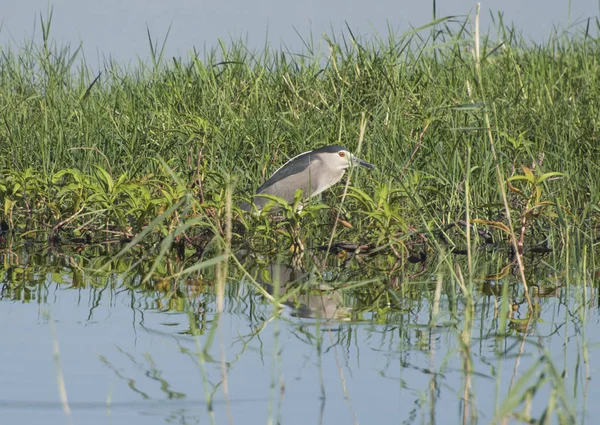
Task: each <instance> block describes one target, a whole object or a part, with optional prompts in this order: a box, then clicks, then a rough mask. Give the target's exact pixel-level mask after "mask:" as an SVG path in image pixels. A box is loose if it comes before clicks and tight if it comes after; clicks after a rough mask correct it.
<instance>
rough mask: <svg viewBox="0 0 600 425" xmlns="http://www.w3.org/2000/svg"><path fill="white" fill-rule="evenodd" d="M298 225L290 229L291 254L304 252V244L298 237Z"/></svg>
mask: <svg viewBox="0 0 600 425" xmlns="http://www.w3.org/2000/svg"><path fill="white" fill-rule="evenodd" d="M298 227H299V226H298V225H296V226H294V228H293V229H292V254H294V255H296V254H301V253H303V252H304V244H303V243H302V240H301V239H300V232H299V228H298Z"/></svg>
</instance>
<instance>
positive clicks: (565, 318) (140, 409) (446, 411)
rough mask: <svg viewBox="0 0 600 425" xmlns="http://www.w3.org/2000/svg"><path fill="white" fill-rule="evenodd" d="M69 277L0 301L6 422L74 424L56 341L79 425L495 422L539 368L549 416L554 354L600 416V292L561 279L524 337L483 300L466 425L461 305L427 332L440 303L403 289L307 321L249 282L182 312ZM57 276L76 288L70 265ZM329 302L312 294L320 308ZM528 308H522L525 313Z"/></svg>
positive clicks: (573, 388)
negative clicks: (506, 327)
mask: <svg viewBox="0 0 600 425" xmlns="http://www.w3.org/2000/svg"><path fill="white" fill-rule="evenodd" d="M57 276H58V275H56V274H54V275H51V274H48V275H46V276H45V277H44V275H43V274H42V275H40V276H38V278H42V280H43V281H44V283H43V284H41V285H39V286H38V285H30V286H29V289H30V290H31V291H32V296H31V298H30V299H29V301H27V302H24V301H23V300H22V299H23V296H22V295H23V292H20V293H19V294H20V295H16V294H15V293H12V292H10V291H8V290H7V289H6V288H5V291H4V296H3V299H2V301H0V323H2V329H3V331H2V350H0V415H1V417H2V423H27V424H35V423H44V424H47V425H52V424H65V423H68V419H69V416H68V415H66V414H65V413H64V412H63V409H62V407H61V403H60V397H59V390H58V382H59V381H58V379H57V376H58V369H57V362H56V360H55V358H54V357H53V347H54V344H58V347H59V355H58V363H59V364H60V370H61V371H62V376H63V377H64V383H65V385H64V388H65V390H66V395H67V400H68V404H69V408H70V410H71V413H70V418H71V420H72V423H75V424H106V423H111V424H137V423H144V424H145V425H149V424H165V423H211V416H212V415H214V417H213V418H214V421H215V423H219V424H220V423H242V424H262V423H281V424H306V423H323V424H341V423H349V424H354V423H377V424H388V423H389V424H398V423H415V424H417V423H418V424H421V423H426V424H429V423H444V424H460V423H480V424H487V423H490V421H491V420H492V418H493V416H494V412H495V411H496V406H500V405H501V404H502V402H503V400H505V399H506V397H507V395H508V394H515V393H518V392H519V391H522V390H516V389H515V388H518V384H517V383H518V381H519V379H520V378H521V377H523V376H528V375H527V373H528V372H529V371H530V369H531V368H533V369H532V370H533V372H532V375H531V376H528V378H526V383H527V385H526V387H527V386H537V387H538V388H537V393H536V394H535V396H534V398H533V404H532V414H533V415H534V417H536V418H539V415H540V414H541V412H542V410H543V409H544V408H545V407H546V406H547V404H548V400H549V397H550V393H551V389H552V384H550V383H548V382H546V383H541V384H540V382H539V379H540V376H541V374H542V373H544V374H545V375H546V376H547V375H548V373H549V372H548V369H547V368H545V366H544V365H545V364H546V362H544V361H541V360H540V359H541V358H542V356H544V354H545V353H546V352H547V353H550V355H551V358H552V360H553V361H554V364H555V366H556V368H557V370H558V371H559V373H563V372H564V373H565V376H566V378H565V382H564V391H565V394H566V397H567V398H568V400H569V402H570V403H571V404H572V408H573V409H574V411H576V412H577V414H578V420H579V421H580V422H579V423H594V420H593V418H594V416H595V415H598V414H600V408H599V407H598V405H596V403H594V400H596V399H597V397H598V396H600V385H599V384H598V383H597V380H595V379H592V380H587V379H586V376H587V375H588V374H589V375H590V376H591V377H592V378H595V376H594V375H595V373H596V371H597V368H596V363H595V362H594V359H595V358H596V354H597V348H598V342H599V340H600V333H599V329H600V328H599V327H598V319H599V315H598V307H597V298H593V297H597V294H595V292H594V291H591V290H588V291H587V292H585V293H584V292H583V291H582V290H579V289H575V288H573V289H571V290H569V291H567V290H566V288H563V289H562V290H560V291H559V292H558V294H557V296H555V297H549V298H539V299H538V301H539V306H540V314H539V317H540V318H539V319H538V320H537V321H534V322H533V323H532V324H531V325H530V328H529V331H528V336H527V337H525V338H523V337H522V335H521V334H519V333H513V334H512V335H510V336H498V334H499V333H498V326H499V323H500V322H499V320H498V319H496V318H495V316H494V314H495V313H494V300H495V298H494V297H488V296H485V295H481V294H479V295H478V296H477V297H476V298H475V301H476V306H475V315H474V319H473V327H472V332H470V333H469V332H466V334H470V335H471V340H470V341H469V342H468V346H469V350H470V358H471V361H472V365H473V366H472V367H473V372H474V373H473V374H471V375H470V376H471V382H470V383H469V385H470V391H469V393H470V394H471V395H470V397H469V405H470V406H472V410H470V412H471V413H470V414H469V416H468V417H467V418H466V421H465V422H463V420H464V419H465V418H464V411H463V407H464V403H463V401H464V398H463V397H464V386H465V373H464V371H463V367H464V359H465V357H464V353H465V351H464V350H463V349H462V348H461V338H462V337H461V333H462V332H463V330H464V327H465V320H464V317H465V315H464V310H465V306H464V300H462V299H460V298H459V299H458V300H457V301H453V302H452V303H453V305H454V306H455V308H456V311H457V312H458V314H456V315H452V314H450V313H449V309H450V301H448V298H447V297H446V296H442V298H441V305H440V311H441V313H440V315H439V316H438V317H437V320H436V323H437V325H436V326H434V327H428V326H427V325H428V324H429V323H430V320H431V313H430V311H431V306H430V303H431V302H430V300H429V298H418V297H411V296H409V295H406V297H401V298H400V301H401V303H402V304H401V305H400V306H396V308H393V309H391V310H389V311H387V312H385V311H381V312H379V313H377V312H366V313H363V314H361V315H358V316H357V315H352V311H353V309H352V307H353V303H354V302H355V300H353V299H352V298H351V297H348V296H340V297H332V296H331V295H330V294H329V293H328V295H326V298H324V302H326V303H331V302H333V303H334V304H336V305H337V306H338V308H340V309H343V311H344V312H345V313H347V314H346V316H344V317H346V318H348V317H351V318H353V319H354V321H348V320H343V318H342V320H329V321H328V320H325V319H322V320H319V319H314V318H299V317H297V316H298V315H297V310H295V309H294V308H292V307H290V306H286V307H284V310H283V311H282V313H281V314H280V315H276V314H274V309H273V307H272V306H271V305H270V304H269V302H268V301H266V300H265V299H264V298H263V297H262V296H261V295H259V294H257V293H256V292H255V291H254V290H252V289H251V287H250V286H248V285H246V284H239V285H233V284H232V285H231V286H230V289H229V290H228V296H226V297H225V303H224V312H223V313H222V314H221V316H220V317H219V316H218V315H216V312H215V309H216V304H215V301H214V295H213V294H212V287H207V288H203V289H201V290H200V291H199V292H198V291H194V290H193V289H191V288H183V287H182V293H187V294H188V301H187V302H189V304H188V306H189V307H185V306H184V302H183V301H181V300H180V301H178V302H176V301H174V300H173V299H172V298H169V296H165V295H164V294H161V293H160V292H154V293H142V292H141V291H136V290H134V289H125V288H124V286H123V282H122V281H120V280H119V279H117V278H115V279H114V280H109V282H108V284H107V285H106V286H104V285H99V286H97V287H93V286H92V283H93V282H94V279H93V278H92V279H90V280H89V281H88V284H87V287H86V288H82V289H81V288H72V287H70V285H69V284H68V283H62V284H58V283H55V282H54V280H55V279H56V278H57ZM60 276H61V278H60V279H58V280H59V281H63V280H64V281H66V282H69V273H68V272H65V271H64V270H63V272H62V273H61V275H60ZM96 282H97V281H96ZM105 283H106V282H105ZM96 284H98V283H96ZM406 284H407V285H422V283H419V282H413V283H412V284H411V283H410V282H407V283H406ZM398 293H400V294H401V292H398ZM584 295H585V296H584ZM318 297H319V294H318V293H317V294H316V295H315V294H314V293H313V297H312V298H311V303H312V304H311V305H312V307H313V310H316V309H317V307H316V306H317V305H318V303H317V302H316V300H317V299H318ZM184 298H185V297H184ZM169 299H171V301H169ZM306 300H307V299H306V298H304V301H306ZM332 300H333V301H332ZM496 301H497V302H498V305H499V304H500V303H499V299H496ZM306 302H307V303H308V301H306ZM182 306H183V310H182V311H178V309H181V308H182ZM186 309H187V310H188V311H190V312H192V313H195V316H194V315H193V314H188V313H187V312H185V310H186ZM329 311H332V310H331V309H330V310H329ZM525 315H526V308H525V307H524V305H521V306H520V307H519V309H518V311H516V312H515V317H518V316H521V317H525ZM359 316H360V317H359ZM191 317H195V319H193V320H195V323H197V324H203V325H202V326H203V330H202V331H201V332H199V334H198V336H197V337H195V336H192V335H190V328H191V327H190V318H191ZM357 318H361V320H358V321H357V320H356V319H357ZM53 327H55V329H56V335H55V336H53ZM211 331H213V332H211ZM584 342H585V344H587V346H584ZM200 350H203V351H204V355H203V356H200V357H202V358H203V362H201V361H200V357H199V356H198V353H199V352H200ZM546 350H547V351H546ZM586 350H587V353H589V356H590V359H591V363H590V364H589V368H588V369H587V370H586V363H585V362H584V358H583V356H584V354H585V353H586ZM224 370H225V371H226V380H224V379H223V371H224ZM496 377H498V378H496ZM209 399H212V400H213V403H212V409H213V411H212V413H210V409H209V403H208V402H207V400H209ZM586 403H587V404H586ZM517 410H518V411H521V410H522V407H521V408H519V409H517ZM473 414H475V415H476V416H472V415H473ZM269 419H272V421H271V422H270V421H269ZM552 423H556V422H555V421H553V422H552Z"/></svg>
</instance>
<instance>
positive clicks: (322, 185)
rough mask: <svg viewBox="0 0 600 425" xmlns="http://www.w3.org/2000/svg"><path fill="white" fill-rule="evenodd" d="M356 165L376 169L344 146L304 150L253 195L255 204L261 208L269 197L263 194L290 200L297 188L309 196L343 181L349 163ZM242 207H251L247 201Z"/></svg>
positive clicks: (292, 199) (289, 201)
mask: <svg viewBox="0 0 600 425" xmlns="http://www.w3.org/2000/svg"><path fill="white" fill-rule="evenodd" d="M355 165H361V166H363V167H365V168H368V169H371V170H373V169H375V166H374V165H373V164H369V163H368V162H366V161H363V160H362V159H359V158H357V157H355V156H354V155H352V154H351V153H350V152H349V151H348V149H346V148H345V147H343V146H325V147H323V148H319V149H315V150H312V151H309V152H304V153H301V154H300V155H297V156H295V157H294V158H292V159H290V160H289V161H288V162H286V163H285V164H284V165H283V166H282V167H281V168H279V169H278V170H277V171H275V173H273V175H272V176H271V177H270V178H269V180H267V181H266V182H264V183H263V185H262V186H260V187H259V188H258V190H257V191H256V194H255V195H254V198H253V202H254V205H256V208H257V209H258V210H259V211H260V210H262V209H263V208H264V207H265V205H266V204H267V203H268V202H269V201H270V199H268V198H266V197H264V196H260V195H275V196H279V197H280V198H283V199H285V200H286V201H287V202H288V203H290V204H291V203H292V202H293V201H294V196H295V194H296V190H297V189H302V190H303V196H304V199H305V200H306V199H308V198H311V197H313V196H316V195H318V194H320V193H321V192H323V191H324V190H327V189H329V188H330V187H331V186H333V185H334V184H336V183H337V182H338V181H340V179H341V178H342V176H343V175H344V172H345V171H346V169H347V168H348V167H352V166H355ZM242 208H243V209H245V210H249V209H250V206H249V205H244V206H243V207H242ZM277 209H278V208H274V210H277Z"/></svg>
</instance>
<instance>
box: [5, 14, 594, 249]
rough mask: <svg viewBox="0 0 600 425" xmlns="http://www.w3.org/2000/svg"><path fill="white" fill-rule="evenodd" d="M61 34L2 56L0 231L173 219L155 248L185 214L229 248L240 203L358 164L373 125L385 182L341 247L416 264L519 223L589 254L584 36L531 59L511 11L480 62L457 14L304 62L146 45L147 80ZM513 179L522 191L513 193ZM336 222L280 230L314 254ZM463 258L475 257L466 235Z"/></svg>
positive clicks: (352, 211) (260, 226) (256, 227)
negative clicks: (449, 238) (312, 171)
mask: <svg viewBox="0 0 600 425" xmlns="http://www.w3.org/2000/svg"><path fill="white" fill-rule="evenodd" d="M50 22H51V20H47V21H43V22H42V27H43V31H42V33H43V43H41V44H35V43H33V42H27V43H25V44H24V45H23V46H22V47H20V48H18V49H17V50H14V49H13V50H11V49H5V48H3V49H1V51H0V53H1V55H0V99H2V102H1V103H2V105H3V107H2V110H1V115H0V118H1V119H2V123H1V125H0V141H2V142H1V143H0V169H1V170H3V171H2V176H3V178H2V180H0V201H1V204H2V205H3V208H2V211H1V212H0V220H1V221H2V222H3V223H4V225H5V227H8V228H11V229H14V230H18V231H19V232H21V233H26V234H27V232H30V233H28V234H32V233H31V232H34V233H35V232H39V231H47V230H48V229H53V231H54V232H57V231H62V230H64V229H71V230H73V231H74V232H75V233H76V234H77V235H80V234H82V233H85V232H86V231H98V230H101V231H102V232H104V233H105V234H113V233H114V234H117V235H121V236H123V235H124V236H126V237H128V238H133V237H135V236H136V235H139V234H140V232H142V231H143V230H144V229H146V228H147V226H148V225H149V224H150V223H152V222H153V220H155V219H156V217H157V216H158V217H162V216H161V214H163V212H164V211H170V213H169V214H171V215H169V216H168V217H167V216H164V217H163V218H164V220H163V224H164V223H167V224H164V225H163V227H161V228H160V229H159V230H160V232H159V236H160V237H164V236H166V235H168V234H169V232H171V231H172V230H173V229H175V228H176V227H177V226H179V225H182V223H184V222H185V220H188V219H193V220H195V221H194V222H188V223H187V224H186V225H185V226H188V227H187V229H188V230H189V229H190V228H198V227H199V228H200V229H201V233H202V232H208V233H210V234H212V235H214V236H219V237H225V233H226V230H227V226H228V225H227V223H228V222H230V215H229V213H228V212H227V211H228V210H227V207H226V204H227V203H226V199H227V196H228V195H227V194H228V193H232V194H233V202H234V204H235V205H237V204H238V203H239V202H240V201H241V200H242V199H244V198H247V197H248V196H250V194H251V193H252V190H254V189H255V188H256V187H257V186H258V185H259V184H260V183H262V182H263V181H264V180H265V179H266V178H267V177H268V176H269V175H270V174H271V173H272V172H273V171H274V170H275V169H276V168H277V167H279V166H280V165H281V164H282V163H284V162H285V161H286V160H287V159H289V158H290V157H292V156H294V155H296V154H298V153H299V152H303V151H306V150H309V149H312V148H315V147H319V146H323V145H326V144H333V143H339V144H343V145H346V146H348V147H349V148H350V149H351V150H355V148H356V146H357V143H358V139H359V133H360V126H361V122H362V119H363V118H362V117H364V124H365V135H364V141H363V143H362V152H360V156H361V157H363V158H365V159H366V160H368V161H370V162H372V163H374V164H376V166H377V168H378V170H377V171H375V172H372V173H366V172H359V173H355V175H354V176H353V181H352V187H351V189H350V191H349V196H347V197H346V202H345V204H344V212H343V214H342V217H343V218H345V219H347V221H348V222H350V223H351V224H352V226H353V228H352V229H350V228H345V227H343V226H340V227H339V229H338V233H337V234H336V238H335V240H340V239H341V240H361V241H362V242H371V243H374V244H376V245H381V244H391V245H394V244H396V245H397V246H396V247H395V249H397V250H400V251H399V252H400V253H404V254H405V253H407V252H408V249H407V248H406V240H407V239H406V238H407V236H406V235H410V234H411V233H410V232H413V231H414V230H417V229H420V230H421V231H427V232H429V231H437V232H439V231H440V230H441V229H443V228H445V226H446V225H447V224H450V223H453V222H455V221H457V220H462V219H465V218H468V219H469V221H470V222H471V221H472V220H476V222H477V220H479V223H478V225H479V226H480V227H483V228H486V229H489V228H492V229H499V228H502V225H504V226H508V227H507V228H506V229H505V230H507V231H506V232H503V231H502V230H500V231H498V232H499V234H500V235H502V236H501V237H502V238H505V236H506V234H505V233H512V232H514V235H513V239H514V240H515V241H517V239H518V243H520V244H525V242H527V243H529V244H530V245H531V244H533V243H537V242H540V241H543V240H544V239H545V238H547V237H548V234H549V233H548V232H550V231H552V232H554V233H553V240H552V241H550V244H551V245H553V244H554V243H556V242H558V243H559V244H560V243H563V242H564V238H565V234H566V233H565V232H566V231H567V229H568V228H569V226H571V227H578V228H580V229H583V230H584V232H585V233H584V234H583V237H584V239H586V241H587V243H588V244H590V243H592V242H593V241H594V237H595V236H594V235H595V226H596V221H597V220H598V208H597V204H598V201H599V200H600V198H599V197H600V189H599V187H598V184H597V179H596V176H597V175H598V164H599V163H600V149H599V148H598V143H597V140H598V138H599V136H600V131H599V123H600V114H599V101H600V84H599V83H600V81H599V79H600V72H599V71H600V59H599V58H600V55H599V53H600V51H599V50H600V45H599V43H598V40H599V39H598V38H597V36H595V35H591V32H590V30H589V26H586V27H581V28H579V27H575V28H572V29H570V30H569V31H564V32H560V33H558V32H556V33H554V34H552V35H551V36H550V37H549V38H548V41H547V42H544V43H542V44H534V43H532V42H526V41H525V40H524V39H523V38H522V37H521V36H520V35H519V33H518V31H517V30H516V29H514V28H512V27H509V26H507V25H505V24H504V23H503V22H502V20H501V16H499V18H498V19H497V28H496V30H495V34H497V35H496V36H495V37H491V36H490V37H483V38H482V40H481V43H480V50H479V57H476V56H475V53H476V49H474V46H475V38H476V37H475V36H476V34H475V31H474V24H473V22H472V21H470V20H468V19H467V20H465V21H459V22H457V21H455V20H453V19H447V18H442V19H439V20H438V21H436V22H433V23H431V24H429V25H425V26H424V27H422V28H419V29H416V30H413V31H410V32H408V33H405V34H393V33H390V34H389V36H388V37H387V38H385V39H384V38H369V39H363V38H360V37H359V36H356V35H355V34H353V33H352V32H351V31H348V32H347V33H344V34H342V35H338V36H331V37H324V39H323V40H320V42H318V43H317V42H315V41H313V40H312V39H307V40H305V48H304V51H303V52H298V53H296V52H285V51H275V50H272V49H271V48H269V47H268V46H267V47H265V49H264V50H263V51H258V52H256V51H250V50H248V49H247V48H246V47H245V46H244V45H243V44H242V43H239V42H238V43H232V44H230V45H226V44H224V43H223V44H220V46H219V47H218V48H215V49H214V50H210V51H208V52H206V53H205V54H204V55H203V56H201V55H200V54H198V53H197V52H191V53H190V55H189V57H186V58H165V57H163V56H162V53H161V49H160V46H155V45H153V46H151V47H152V49H151V50H152V52H153V53H154V55H153V56H152V58H151V60H150V61H149V65H148V64H145V63H139V64H138V65H137V66H134V67H131V68H123V67H122V66H120V65H119V64H117V63H112V62H109V63H106V64H105V65H104V67H103V69H102V70H101V71H100V72H97V73H95V72H93V71H92V70H91V69H90V68H89V67H88V66H87V65H86V64H85V61H84V59H83V56H82V52H81V51H80V50H78V49H72V48H70V47H69V46H57V45H56V44H54V43H53V42H52V38H51V31H50ZM594 25H596V27H597V22H595V23H594ZM149 39H150V37H149ZM488 121H489V127H488V124H487V123H488ZM488 130H489V132H488ZM492 146H494V149H495V155H494V153H493V152H492V150H491V147H492ZM523 166H526V167H527V168H523ZM547 173H562V174H561V175H558V174H547ZM515 175H518V176H524V177H517V178H519V179H522V180H516V181H515V180H513V185H514V187H515V188H514V189H512V188H511V187H510V186H507V185H506V179H508V178H509V177H511V176H515ZM549 176H551V178H547V177H549ZM342 186H343V185H341V184H340V185H339V186H338V187H336V188H334V189H333V190H332V191H329V192H328V193H327V194H326V198H327V199H326V200H327V203H328V204H329V205H333V206H336V205H337V204H338V202H337V201H336V199H337V198H336V197H335V196H334V195H339V194H340V193H341V192H342ZM230 187H231V188H232V189H229V188H230ZM506 187H508V189H506ZM538 191H540V193H538ZM186 193H187V194H190V195H191V197H189V198H185V196H186ZM503 193H506V194H507V195H508V196H507V197H506V203H504V201H503V199H504V196H503ZM186 199H187V200H186ZM178 203H179V204H178ZM176 204H178V205H179V206H182V205H183V206H184V207H185V208H186V209H185V213H182V212H181V211H175V210H170V209H169V208H171V207H172V206H173V205H176ZM506 207H509V208H510V209H511V210H512V211H513V213H512V230H511V228H510V225H511V223H509V222H508V221H507V220H506V211H507V210H506ZM467 212H468V214H467ZM335 214H336V213H332V214H330V213H329V212H323V211H316V210H315V211H312V212H311V211H309V212H308V216H307V217H303V218H300V217H298V216H297V215H295V213H293V212H291V211H290V213H289V214H288V222H287V223H288V224H285V223H284V224H283V225H281V226H280V227H282V228H283V231H284V233H285V232H287V234H288V239H287V240H288V242H289V241H291V240H292V239H294V237H293V235H292V233H293V230H294V226H293V224H294V223H297V222H298V220H301V221H302V223H303V226H302V229H301V231H300V238H301V239H311V240H315V241H316V242H315V244H320V243H326V242H322V241H324V240H325V241H326V240H327V239H328V235H329V232H330V228H331V226H332V224H333V221H332V220H333V216H335ZM233 216H234V217H235V216H236V210H235V207H234V212H233ZM467 216H468V217H467ZM311 217H313V218H311ZM184 218H185V220H184ZM169 220H170V221H169ZM190 223H191V224H190ZM307 223H309V224H307ZM310 223H312V224H314V225H310ZM244 227H245V228H246V231H247V232H249V233H248V234H249V238H248V239H249V240H255V239H253V238H254V237H256V238H258V239H259V242H258V243H257V244H255V246H254V248H264V247H265V246H267V247H268V246H272V245H273V244H274V242H275V241H276V240H277V235H276V234H274V233H273V232H271V231H270V230H273V228H275V227H277V225H272V224H269V223H268V222H267V221H264V220H262V221H261V220H259V221H258V222H257V221H256V220H247V221H245V222H244ZM534 228H537V229H543V231H542V233H541V234H540V233H538V234H533V233H531V232H532V229H534ZM426 229H427V230H426ZM522 229H524V230H525V232H524V233H523V234H521V230H522ZM237 230H238V229H237V228H235V226H234V230H233V233H234V235H233V238H234V243H235V242H236V239H235V235H236V234H237V233H238V231H237ZM494 231H495V232H496V231H497V230H494ZM183 234H185V232H183ZM202 234H204V233H202ZM196 236H198V235H196ZM429 236H431V235H429ZM465 236H467V237H466V239H465ZM505 239H507V240H510V238H505ZM525 239H527V240H526V241H525ZM138 240H139V239H138ZM390 241H391V242H390ZM453 243H455V244H457V245H464V244H465V243H466V244H467V248H468V249H469V250H470V243H471V242H470V233H469V232H467V234H466V235H465V234H460V235H459V236H458V239H457V240H455V241H454V242H453Z"/></svg>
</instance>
